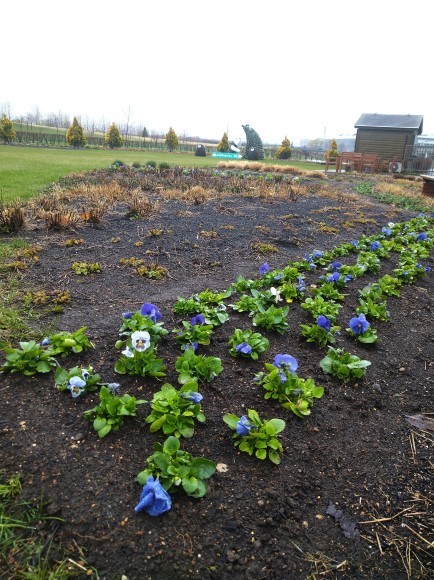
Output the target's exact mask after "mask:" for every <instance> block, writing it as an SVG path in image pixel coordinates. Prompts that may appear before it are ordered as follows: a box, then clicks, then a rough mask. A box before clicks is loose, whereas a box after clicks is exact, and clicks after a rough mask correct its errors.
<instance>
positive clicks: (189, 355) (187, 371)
mask: <svg viewBox="0 0 434 580" xmlns="http://www.w3.org/2000/svg"><path fill="white" fill-rule="evenodd" d="M175 369H176V371H177V372H178V375H179V376H178V382H179V383H180V384H181V385H185V384H187V383H190V382H191V381H195V382H199V383H209V382H211V381H212V380H213V379H214V378H215V377H216V376H217V375H219V374H220V373H221V372H222V370H223V366H222V361H221V359H219V358H217V357H215V356H204V355H196V354H195V352H194V349H192V348H187V349H186V350H185V351H184V353H183V354H182V355H181V356H179V357H178V358H177V359H176V361H175Z"/></svg>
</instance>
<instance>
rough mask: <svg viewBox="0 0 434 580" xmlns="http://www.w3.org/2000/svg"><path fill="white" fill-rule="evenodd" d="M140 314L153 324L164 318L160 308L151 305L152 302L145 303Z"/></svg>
mask: <svg viewBox="0 0 434 580" xmlns="http://www.w3.org/2000/svg"><path fill="white" fill-rule="evenodd" d="M140 314H141V315H142V316H147V317H148V318H150V319H151V320H152V321H153V322H158V321H159V320H161V319H162V318H163V317H162V315H161V313H160V311H159V310H158V308H157V307H156V306H155V304H151V302H145V303H144V304H143V305H142V307H141V309H140Z"/></svg>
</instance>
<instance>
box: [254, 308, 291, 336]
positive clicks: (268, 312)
mask: <svg viewBox="0 0 434 580" xmlns="http://www.w3.org/2000/svg"><path fill="white" fill-rule="evenodd" d="M288 312H289V307H288V306H284V307H283V308H278V307H276V306H269V307H268V308H265V307H263V306H261V305H260V304H259V305H258V311H257V312H256V314H254V316H253V319H252V323H253V326H260V327H261V328H265V329H266V330H274V331H275V332H278V333H279V334H283V333H284V332H286V330H287V329H288V322H287V317H288Z"/></svg>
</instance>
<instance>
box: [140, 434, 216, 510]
mask: <svg viewBox="0 0 434 580" xmlns="http://www.w3.org/2000/svg"><path fill="white" fill-rule="evenodd" d="M215 470H216V464H215V463H214V462H213V461H210V460H209V459H206V458H205V457H193V456H192V455H191V454H190V453H188V452H187V451H183V450H182V449H181V448H180V441H179V439H178V438H177V437H174V436H173V435H171V436H170V437H168V438H167V439H166V441H164V443H163V444H161V443H154V453H153V454H152V455H150V456H149V457H148V458H147V459H146V467H145V469H144V470H143V471H141V472H140V473H139V474H138V475H137V477H136V480H137V481H138V482H139V483H140V484H142V485H144V484H145V485H146V484H147V483H148V482H149V478H150V477H152V478H154V480H155V479H157V480H158V481H159V482H160V484H161V486H162V487H163V489H164V490H166V491H167V492H170V493H176V492H177V491H178V490H180V489H182V490H184V492H185V493H186V494H187V495H189V496H191V497H195V498H200V497H203V496H204V495H205V494H206V492H207V491H208V486H207V483H206V480H207V479H209V478H210V477H211V476H212V475H214V473H215ZM136 509H137V508H136Z"/></svg>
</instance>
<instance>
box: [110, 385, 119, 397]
mask: <svg viewBox="0 0 434 580" xmlns="http://www.w3.org/2000/svg"><path fill="white" fill-rule="evenodd" d="M107 388H108V390H109V391H110V393H111V394H112V395H118V394H119V389H120V384H119V383H109V384H108V385H107Z"/></svg>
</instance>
